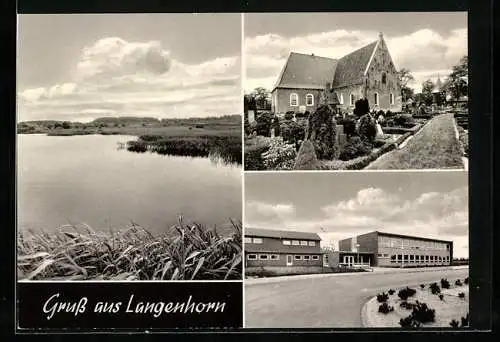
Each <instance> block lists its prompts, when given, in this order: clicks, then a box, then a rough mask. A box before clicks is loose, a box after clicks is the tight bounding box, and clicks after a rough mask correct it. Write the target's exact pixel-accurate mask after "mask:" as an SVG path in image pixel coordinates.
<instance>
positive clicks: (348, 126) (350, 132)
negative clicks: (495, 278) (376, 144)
mask: <svg viewBox="0 0 500 342" xmlns="http://www.w3.org/2000/svg"><path fill="white" fill-rule="evenodd" d="M337 124H338V125H342V126H344V134H345V135H346V137H347V138H350V137H352V136H354V135H356V134H357V133H356V117H355V116H354V115H349V116H346V117H345V118H344V119H340V120H338V121H337Z"/></svg>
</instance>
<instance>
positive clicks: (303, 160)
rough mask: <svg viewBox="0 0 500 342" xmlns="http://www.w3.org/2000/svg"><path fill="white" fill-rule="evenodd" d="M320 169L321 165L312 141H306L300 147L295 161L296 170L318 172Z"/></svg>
mask: <svg viewBox="0 0 500 342" xmlns="http://www.w3.org/2000/svg"><path fill="white" fill-rule="evenodd" d="M318 168H319V163H318V158H317V157H316V152H315V151H314V146H313V144H312V142H311V141H310V140H306V141H304V142H303V143H302V145H301V146H300V149H299V153H298V155H297V158H296V159H295V165H294V170H317V169H318Z"/></svg>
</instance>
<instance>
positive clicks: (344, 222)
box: [244, 172, 469, 257]
mask: <svg viewBox="0 0 500 342" xmlns="http://www.w3.org/2000/svg"><path fill="white" fill-rule="evenodd" d="M467 183H468V182H467V173H465V172H363V173H357V172H338V173H323V172H312V173H294V172H290V173H247V174H245V213H244V217H245V218H244V220H245V225H246V226H248V227H255V228H269V229H273V228H274V229H290V230H299V231H306V232H315V233H318V234H319V235H320V236H321V238H322V240H323V241H322V245H333V246H334V247H335V249H337V250H338V240H340V239H344V238H349V237H352V236H355V235H358V234H363V233H368V232H370V231H374V230H378V231H383V232H390V233H396V234H408V235H415V236H421V237H429V238H437V239H444V240H451V241H453V242H454V255H455V256H456V257H468V240H469V239H468V230H469V228H468V187H467Z"/></svg>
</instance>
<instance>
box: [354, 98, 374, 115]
mask: <svg viewBox="0 0 500 342" xmlns="http://www.w3.org/2000/svg"><path fill="white" fill-rule="evenodd" d="M368 112H370V104H369V103H368V99H359V100H357V101H356V102H355V103H354V111H353V113H354V115H356V116H358V117H361V116H363V115H365V114H368Z"/></svg>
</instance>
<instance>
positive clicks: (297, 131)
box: [280, 120, 306, 148]
mask: <svg viewBox="0 0 500 342" xmlns="http://www.w3.org/2000/svg"><path fill="white" fill-rule="evenodd" d="M280 131H281V136H282V137H283V140H284V141H287V142H289V143H293V144H295V148H297V147H300V145H299V141H303V140H304V138H305V134H306V130H305V127H304V126H302V125H301V124H300V123H299V122H295V121H293V120H285V121H282V122H281V123H280Z"/></svg>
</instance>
